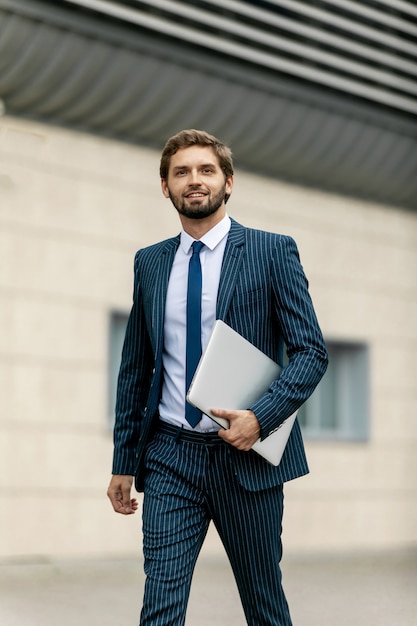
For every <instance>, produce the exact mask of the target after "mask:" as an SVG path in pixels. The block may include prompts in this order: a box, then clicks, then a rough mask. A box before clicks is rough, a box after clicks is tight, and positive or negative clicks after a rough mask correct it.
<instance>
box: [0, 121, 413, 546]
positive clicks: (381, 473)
mask: <svg viewBox="0 0 417 626" xmlns="http://www.w3.org/2000/svg"><path fill="white" fill-rule="evenodd" d="M158 165H159V153H158V152H155V151H153V150H149V149H146V148H139V147H134V146H128V145H124V144H121V143H118V142H112V141H108V140H105V139H100V138H97V137H92V136H89V135H84V134H81V133H75V132H71V131H67V130H64V129H58V128H54V127H52V126H44V125H41V124H37V123H33V122H27V121H22V120H19V119H15V118H11V117H4V118H2V120H0V329H1V330H0V398H1V403H0V558H4V557H14V556H19V555H32V556H33V555H63V554H64V555H76V554H107V555H109V554H120V553H128V552H129V553H136V552H137V551H138V550H139V544H140V518H139V516H138V515H136V516H131V517H128V518H124V517H122V516H117V515H116V514H114V513H113V512H112V510H111V508H110V504H109V503H108V502H107V498H106V495H105V492H106V488H107V484H108V480H109V476H110V468H111V455H112V441H111V433H110V431H109V429H108V427H107V415H108V406H107V388H108V378H107V372H108V323H109V314H110V312H111V311H112V310H121V311H126V312H127V311H128V310H129V308H130V302H131V295H132V263H133V255H134V252H135V251H136V249H137V248H138V247H140V246H142V245H145V244H148V243H151V242H153V241H157V240H159V239H161V238H164V237H166V236H169V235H171V234H175V233H177V232H178V230H179V225H178V221H177V217H176V214H175V210H174V209H173V208H172V206H171V205H170V203H169V202H168V201H166V200H165V199H164V198H163V197H162V194H161V192H160V188H159V179H158ZM228 210H229V212H230V214H231V216H232V217H235V218H236V219H237V220H239V221H241V222H243V223H245V224H246V225H250V226H255V227H259V228H265V229H268V230H273V231H277V232H283V233H286V234H290V235H292V236H293V237H294V238H295V239H296V241H297V242H298V245H299V248H300V252H301V259H302V262H303V265H304V268H305V270H306V273H307V275H308V277H309V279H310V287H311V293H312V296H313V300H314V302H315V306H316V310H317V314H318V317H319V320H320V322H321V326H322V329H323V332H324V334H325V336H326V337H327V338H329V339H348V340H355V341H356V340H360V341H366V342H368V344H369V346H370V367H371V420H372V422H371V437H370V440H369V441H368V442H367V443H363V444H358V443H356V444H353V443H335V442H307V451H308V456H309V461H310V466H311V470H312V471H311V474H310V476H309V477H306V478H303V479H300V480H298V481H294V482H293V483H290V484H288V485H287V488H286V505H287V507H286V515H285V520H284V541H285V544H286V549H287V550H288V551H293V552H296V551H301V550H302V551H312V552H313V551H314V552H315V551H332V550H337V551H340V550H346V549H352V550H353V549H354V550H356V549H362V548H366V549H379V548H396V547H407V546H409V545H411V544H413V543H414V544H415V543H416V539H417V538H416V528H417V497H416V496H417V471H416V470H417V464H416V455H415V447H416V444H417V421H416V419H415V409H416V397H417V393H416V391H417V383H416V371H417V368H416V356H415V355H416V354H417V323H416V322H417V304H416V303H417V298H416V295H417V274H416V266H417V263H416V261H417V245H416V243H417V216H416V215H415V214H411V213H406V212H403V211H401V210H395V209H392V208H387V207H382V206H377V205H372V204H364V203H361V202H359V201H356V200H351V199H347V198H343V197H339V196H335V195H330V194H325V193H322V192H319V191H312V190H310V189H306V188H301V187H297V186H293V185H290V184H286V183H284V182H280V181H274V180H267V179H263V178H261V177H258V176H254V175H250V174H247V173H244V172H241V171H238V172H237V174H236V182H235V189H234V192H233V198H232V200H231V201H230V202H229V204H228ZM220 549H221V548H220V546H219V542H218V539H217V537H216V536H215V533H214V532H212V533H211V534H210V535H209V539H208V541H207V544H206V547H205V550H209V551H216V550H220Z"/></svg>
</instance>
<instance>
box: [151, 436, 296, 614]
mask: <svg viewBox="0 0 417 626" xmlns="http://www.w3.org/2000/svg"><path fill="white" fill-rule="evenodd" d="M228 448H229V446H228V444H226V443H225V442H223V441H222V440H221V439H220V438H219V437H218V436H217V435H216V434H209V435H198V434H197V433H189V432H188V431H186V430H181V429H176V428H174V427H171V426H166V425H162V426H161V428H160V430H159V431H158V432H157V433H156V435H155V438H154V440H153V441H152V443H151V444H150V445H149V447H148V450H147V454H146V476H145V484H144V500H143V552H144V563H145V565H144V567H145V574H146V581H145V590H144V599H143V606H142V612H141V619H140V626H183V625H184V623H185V615H186V610H187V604H188V598H189V593H190V587H191V580H192V576H193V572H194V567H195V564H196V561H197V557H198V555H199V552H200V550H201V547H202V545H203V542H204V538H205V536H206V533H207V530H208V526H209V523H210V521H211V520H213V523H214V525H215V527H216V529H217V531H218V533H219V536H220V538H221V541H222V542H223V545H224V547H225V550H226V553H227V556H228V558H229V561H230V564H231V566H232V570H233V573H234V576H235V579H236V583H237V586H238V590H239V594H240V598H241V601H242V606H243V610H244V613H245V616H246V621H247V623H248V624H249V626H291V618H290V614H289V610H288V605H287V602H286V599H285V595H284V592H283V589H282V584H281V569H280V560H281V555H282V544H281V522H282V513H283V488H282V485H280V486H278V487H275V488H273V489H267V490H264V491H260V492H249V491H246V490H245V489H244V488H243V487H241V486H240V485H239V483H238V482H237V480H236V477H235V475H234V472H233V468H232V465H231V462H230V458H229V449H228Z"/></svg>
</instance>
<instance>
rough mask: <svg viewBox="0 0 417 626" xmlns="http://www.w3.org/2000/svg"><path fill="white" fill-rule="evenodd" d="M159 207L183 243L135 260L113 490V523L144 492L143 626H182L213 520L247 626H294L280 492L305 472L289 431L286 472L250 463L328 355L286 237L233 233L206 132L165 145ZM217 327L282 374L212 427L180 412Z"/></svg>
mask: <svg viewBox="0 0 417 626" xmlns="http://www.w3.org/2000/svg"><path fill="white" fill-rule="evenodd" d="M160 175H161V186H162V193H163V194H164V196H165V197H166V198H169V199H170V200H171V202H172V204H173V205H174V207H175V208H176V210H177V212H178V215H179V219H180V222H181V226H182V229H181V233H180V234H179V235H178V236H177V237H173V238H171V239H168V240H166V241H162V242H160V243H158V244H155V245H153V246H150V247H148V248H145V249H143V250H139V252H137V254H136V257H135V266H134V277H135V281H134V294H133V306H132V311H131V314H130V317H129V322H128V326H127V330H126V337H125V343H124V348H123V354H122V363H121V367H120V373H119V381H118V394H117V404H116V424H115V430H114V461H113V476H112V479H111V482H110V485H109V488H108V492H107V493H108V496H109V498H110V500H111V503H112V505H113V508H114V510H115V511H116V512H117V513H122V514H124V515H130V514H132V513H135V511H136V510H137V508H138V504H137V501H136V499H135V498H132V497H131V488H132V485H133V480H134V479H135V485H136V489H137V490H138V491H143V492H144V500H143V513H142V517H143V550H144V557H145V573H146V584H145V592H144V599H143V607H142V612H141V618H140V625H141V626H151V625H152V626H169V625H170V626H182V625H183V624H184V622H185V614H186V609H187V603H188V597H189V592H190V587H191V580H192V575H193V571H194V566H195V563H196V561H197V557H198V554H199V552H200V550H201V547H202V545H203V542H204V538H205V536H206V533H207V530H208V526H209V523H210V521H211V520H212V521H213V522H214V524H215V526H216V528H217V531H218V533H219V536H220V538H221V540H222V542H223V544H224V546H225V549H226V552H227V555H228V557H229V560H230V563H231V566H232V569H233V573H234V575H235V579H236V582H237V585H238V588H239V593H240V597H241V600H242V605H243V609H244V612H245V616H246V620H247V623H248V624H249V625H250V626H290V625H291V618H290V613H289V609H288V605H287V602H286V599H285V595H284V591H283V589H282V585H281V570H280V560H281V555H282V545H281V523H282V514H283V484H284V482H286V481H288V480H292V479H294V478H297V477H299V476H302V475H303V474H306V473H307V472H308V467H307V462H306V458H305V453H304V447H303V442H302V437H301V432H300V428H299V425H298V422H297V421H296V423H295V425H294V427H293V430H292V433H291V435H290V438H289V440H288V444H287V447H286V450H285V452H284V455H283V458H282V461H281V463H280V465H279V466H278V467H275V466H273V465H270V464H269V463H267V462H266V461H265V460H264V459H263V458H261V457H260V456H258V455H257V454H256V453H255V452H253V451H252V450H251V447H252V445H253V444H254V443H255V441H256V440H257V439H258V438H259V437H261V438H265V437H267V436H268V435H269V434H270V433H272V432H274V431H275V430H276V429H277V428H278V427H279V425H280V424H281V423H282V422H283V421H284V420H285V419H286V418H287V417H289V415H291V414H292V413H294V412H295V411H296V410H297V409H298V408H299V407H300V406H301V404H302V403H303V402H305V400H306V399H307V398H308V397H309V396H310V395H311V393H312V392H313V390H314V388H315V387H316V385H317V383H318V382H319V380H320V378H321V377H322V375H323V374H324V371H325V369H326V365H327V355H326V349H325V345H324V341H323V337H322V334H321V332H320V328H319V326H318V323H317V319H316V316H315V313H314V309H313V305H312V302H311V299H310V296H309V293H308V286H307V280H306V278H305V275H304V272H303V270H302V267H301V264H300V261H299V257H298V251H297V247H296V245H295V243H294V241H293V240H292V239H291V238H290V237H286V236H283V235H276V234H273V233H268V232H264V231H257V230H253V229H249V228H245V227H244V226H241V225H240V224H238V223H237V222H235V221H234V220H232V219H231V218H230V217H229V216H228V215H227V213H226V203H227V201H228V199H229V197H230V195H231V193H232V189H233V162H232V156H231V151H230V149H229V148H228V147H227V146H225V145H224V144H223V143H222V142H220V141H219V140H218V139H216V138H215V137H213V136H212V135H209V134H208V133H206V132H204V131H197V130H185V131H181V132H180V133H178V134H177V135H174V136H173V137H171V138H170V139H169V140H168V141H167V143H166V145H165V147H164V150H163V152H162V157H161V164H160ZM216 319H222V320H224V321H225V322H226V323H227V324H229V325H230V326H231V327H232V328H234V329H235V330H236V331H237V332H239V333H240V334H241V335H242V336H244V337H245V338H246V339H248V340H249V341H251V342H252V343H253V344H254V345H256V346H257V347H258V348H259V349H260V350H262V351H263V352H265V353H266V354H268V355H269V356H270V357H271V358H273V359H274V360H275V361H277V362H279V363H281V364H282V349H283V344H284V342H285V344H286V346H287V354H288V357H289V362H288V365H287V366H286V367H285V369H284V370H283V372H282V374H281V376H280V378H279V380H277V381H274V383H273V384H271V386H270V388H269V390H268V392H267V393H266V394H264V395H263V396H262V397H260V398H259V399H258V400H257V401H256V402H255V403H254V404H253V405H252V406H250V407H248V408H247V409H245V410H233V409H232V408H226V407H225V408H221V409H217V410H216V414H217V415H218V416H219V417H223V418H226V419H227V420H228V421H229V423H230V428H229V429H228V430H223V429H219V426H218V425H217V424H216V423H215V422H214V421H213V420H211V419H210V418H209V417H207V416H206V415H204V414H201V413H200V412H198V411H197V410H196V409H195V408H194V407H192V406H191V405H189V404H188V403H187V402H186V392H187V389H188V385H189V382H190V380H191V378H192V375H193V373H194V370H195V367H196V364H197V362H198V357H199V355H200V354H201V350H203V349H204V347H205V346H206V344H207V341H208V338H209V336H210V332H211V329H212V327H213V325H214V322H215V320H216Z"/></svg>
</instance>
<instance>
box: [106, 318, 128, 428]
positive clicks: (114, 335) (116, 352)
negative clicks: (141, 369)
mask: <svg viewBox="0 0 417 626" xmlns="http://www.w3.org/2000/svg"><path fill="white" fill-rule="evenodd" d="M128 318H129V316H128V315H127V314H126V313H119V312H112V313H111V314H110V328H109V368H108V381H109V382H108V390H109V391H108V393H109V396H108V422H109V426H110V427H113V424H114V411H115V406H116V393H117V377H118V375H119V368H120V361H121V357H122V349H123V342H124V338H125V332H126V326H127V320H128Z"/></svg>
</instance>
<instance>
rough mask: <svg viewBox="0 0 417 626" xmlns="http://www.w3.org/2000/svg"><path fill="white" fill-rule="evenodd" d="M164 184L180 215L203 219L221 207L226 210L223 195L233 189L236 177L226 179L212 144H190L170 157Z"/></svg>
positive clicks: (162, 181) (167, 195)
mask: <svg viewBox="0 0 417 626" xmlns="http://www.w3.org/2000/svg"><path fill="white" fill-rule="evenodd" d="M161 185H162V192H163V194H164V196H165V197H166V198H170V200H171V202H172V204H173V205H174V207H175V208H176V209H177V211H178V213H179V214H180V215H182V216H184V217H186V218H190V219H202V218H205V217H208V216H210V215H213V214H214V213H216V212H217V211H218V210H219V209H221V210H222V211H223V212H225V206H224V197H225V194H230V193H231V191H232V187H233V177H232V176H231V177H230V178H227V179H225V176H224V173H223V171H222V170H221V169H220V165H219V161H218V158H217V156H216V154H215V152H214V151H213V149H212V148H211V147H209V146H190V147H188V148H182V149H181V150H178V152H176V154H174V155H173V156H172V157H171V162H170V166H169V172H168V178H167V180H164V179H162V180H161Z"/></svg>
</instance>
